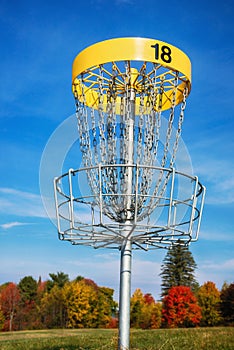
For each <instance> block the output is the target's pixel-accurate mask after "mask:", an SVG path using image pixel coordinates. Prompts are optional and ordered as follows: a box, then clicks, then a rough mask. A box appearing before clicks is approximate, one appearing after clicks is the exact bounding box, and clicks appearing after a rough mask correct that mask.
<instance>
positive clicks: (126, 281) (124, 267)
mask: <svg viewBox="0 0 234 350" xmlns="http://www.w3.org/2000/svg"><path fill="white" fill-rule="evenodd" d="M131 263H132V246H131V241H130V240H127V241H126V243H125V244H124V245H123V246H122V250H121V264H120V296H119V305H120V310H119V347H118V349H119V350H128V349H129V338H130V299H131Z"/></svg>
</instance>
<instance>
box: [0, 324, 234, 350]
mask: <svg viewBox="0 0 234 350" xmlns="http://www.w3.org/2000/svg"><path fill="white" fill-rule="evenodd" d="M117 339H118V334H117V331H116V330H107V329H105V330H104V329H103V330H100V329H85V330H77V329H76V330H67V329H66V330H57V329H56V330H42V331H21V332H8V333H0V349H1V350H94V349H95V350H97V349H98V350H112V349H113V350H116V349H117V342H118V341H117ZM130 339H131V350H183V349H184V350H185V349H186V350H233V349H234V328H231V327H230V328H228V327H220V328H195V329H170V330H169V329H157V330H147V331H142V330H132V331H131V338H130Z"/></svg>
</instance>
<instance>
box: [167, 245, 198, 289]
mask: <svg viewBox="0 0 234 350" xmlns="http://www.w3.org/2000/svg"><path fill="white" fill-rule="evenodd" d="M196 267H197V264H196V263H195V261H194V259H193V256H192V253H191V252H190V251H189V248H188V246H186V245H183V244H181V242H180V241H178V242H177V244H174V245H173V246H172V247H171V248H170V249H169V250H168V251H167V254H166V256H165V258H164V260H163V264H162V266H161V271H162V272H161V273H160V276H161V278H162V283H161V289H162V296H165V295H167V293H168V291H169V289H170V288H171V287H176V286H186V287H190V288H191V290H192V291H193V292H196V291H197V289H198V287H199V284H198V283H197V281H196V279H195V276H194V273H195V269H196Z"/></svg>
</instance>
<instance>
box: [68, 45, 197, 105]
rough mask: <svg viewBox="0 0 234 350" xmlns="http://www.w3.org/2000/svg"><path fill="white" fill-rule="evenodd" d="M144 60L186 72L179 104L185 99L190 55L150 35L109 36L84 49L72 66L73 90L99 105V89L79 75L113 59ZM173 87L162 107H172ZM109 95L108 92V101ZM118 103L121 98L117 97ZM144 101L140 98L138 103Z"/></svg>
mask: <svg viewBox="0 0 234 350" xmlns="http://www.w3.org/2000/svg"><path fill="white" fill-rule="evenodd" d="M118 61H143V62H152V63H156V64H159V65H161V66H162V67H164V68H165V69H166V70H168V71H173V72H179V73H180V74H181V75H182V79H181V83H180V85H179V86H178V88H177V91H178V93H177V96H176V104H179V103H180V102H181V101H182V100H183V91H184V89H185V88H187V93H189V92H190V89H191V62H190V60H189V58H188V56H187V55H186V54H185V53H184V52H183V51H181V50H180V49H178V48H177V47H175V46H173V45H171V44H168V43H165V42H163V41H160V40H156V39H146V38H117V39H110V40H105V41H102V42H99V43H96V44H94V45H91V46H89V47H87V48H86V49H84V50H83V51H81V52H80V53H79V54H78V55H77V56H76V58H75V60H74V62H73V66H72V85H73V92H74V90H75V91H76V94H77V93H78V98H79V96H80V98H79V99H80V100H82V97H81V95H82V94H85V103H86V105H88V106H89V107H94V108H98V102H97V101H98V92H97V91H95V90H93V89H92V88H91V89H90V88H87V87H86V86H85V85H84V84H83V83H82V82H81V79H79V75H80V74H82V73H84V72H85V71H87V70H88V69H90V68H92V67H95V66H98V65H102V64H105V63H109V62H118ZM171 93H172V90H169V91H168V93H167V96H165V98H164V101H163V103H162V110H165V109H168V108H170V101H168V96H170V95H171ZM117 99H118V98H117ZM106 100H107V97H106V96H104V103H105V102H106ZM116 102H117V103H118V102H120V98H119V101H116ZM139 103H140V102H139V101H138V100H137V99H136V105H138V104H139Z"/></svg>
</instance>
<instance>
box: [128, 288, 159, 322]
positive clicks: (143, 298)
mask: <svg viewBox="0 0 234 350" xmlns="http://www.w3.org/2000/svg"><path fill="white" fill-rule="evenodd" d="M130 310H131V326H132V327H135V328H143V329H149V328H151V329H153V328H159V327H160V326H161V303H156V302H155V300H154V298H153V296H152V295H151V294H150V293H147V294H145V295H143V293H142V291H141V290H140V289H136V290H135V292H134V293H133V295H132V297H131V309H130Z"/></svg>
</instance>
